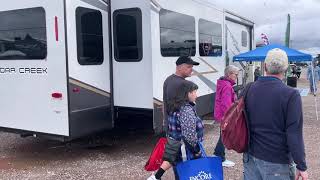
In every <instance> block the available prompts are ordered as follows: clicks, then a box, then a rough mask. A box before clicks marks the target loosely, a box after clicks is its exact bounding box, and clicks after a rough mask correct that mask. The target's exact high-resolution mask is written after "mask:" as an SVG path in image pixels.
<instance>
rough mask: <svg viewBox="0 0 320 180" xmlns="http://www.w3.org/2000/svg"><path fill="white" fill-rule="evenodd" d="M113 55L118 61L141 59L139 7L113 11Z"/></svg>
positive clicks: (136, 60)
mask: <svg viewBox="0 0 320 180" xmlns="http://www.w3.org/2000/svg"><path fill="white" fill-rule="evenodd" d="M113 23H114V24H113V32H114V34H113V35H114V55H115V56H114V57H115V59H116V61H118V62H139V61H141V59H142V56H143V54H142V13H141V10H140V9H139V8H130V9H119V10H116V11H115V12H114V13H113Z"/></svg>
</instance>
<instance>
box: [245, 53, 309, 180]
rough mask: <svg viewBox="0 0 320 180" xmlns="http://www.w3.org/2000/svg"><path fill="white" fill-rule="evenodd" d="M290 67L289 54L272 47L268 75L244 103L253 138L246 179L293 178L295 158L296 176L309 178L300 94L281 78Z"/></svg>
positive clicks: (256, 84) (259, 81) (268, 62)
mask: <svg viewBox="0 0 320 180" xmlns="http://www.w3.org/2000/svg"><path fill="white" fill-rule="evenodd" d="M287 68H288V56H287V54H286V53H285V52H284V51H283V50H281V49H278V48H276V49H272V50H270V51H269V52H268V54H267V56H266V59H265V69H266V76H265V77H260V78H259V79H258V80H257V81H256V82H255V83H253V84H252V85H251V87H250V89H249V91H248V94H247V98H246V102H245V107H246V112H247V117H248V129H249V137H250V138H249V139H250V142H249V146H248V151H247V152H246V153H244V154H243V167H244V180H290V179H292V178H294V172H292V170H291V166H292V164H293V162H294V163H295V164H297V166H296V169H297V175H296V179H299V178H300V177H301V178H302V180H307V179H308V173H307V171H306V170H307V165H306V159H305V148H304V140H303V112H302V102H301V96H300V94H299V92H298V90H296V89H294V88H291V87H289V86H286V85H285V84H284V83H283V82H282V81H281V80H282V79H283V77H284V73H285V72H286V70H287Z"/></svg>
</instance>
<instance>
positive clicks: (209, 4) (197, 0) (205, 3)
mask: <svg viewBox="0 0 320 180" xmlns="http://www.w3.org/2000/svg"><path fill="white" fill-rule="evenodd" d="M193 1H195V2H198V3H200V4H203V5H205V6H208V7H211V8H214V9H216V10H217V11H221V12H223V9H222V8H219V7H218V6H216V5H215V4H213V3H211V2H208V1H204V0H193Z"/></svg>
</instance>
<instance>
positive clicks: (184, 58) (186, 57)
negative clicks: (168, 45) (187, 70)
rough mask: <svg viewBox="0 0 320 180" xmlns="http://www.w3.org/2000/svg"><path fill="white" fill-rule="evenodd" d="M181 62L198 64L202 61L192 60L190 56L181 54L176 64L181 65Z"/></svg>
mask: <svg viewBox="0 0 320 180" xmlns="http://www.w3.org/2000/svg"><path fill="white" fill-rule="evenodd" d="M181 64H192V65H195V66H198V65H199V64H200V63H198V62H196V61H194V60H192V59H191V58H190V57H189V56H180V57H179V58H178V59H177V61H176V65H177V66H179V65H181Z"/></svg>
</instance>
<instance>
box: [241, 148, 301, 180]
mask: <svg viewBox="0 0 320 180" xmlns="http://www.w3.org/2000/svg"><path fill="white" fill-rule="evenodd" d="M243 168H244V172H243V179H244V180H291V179H292V178H294V176H295V175H294V172H293V171H292V169H293V168H294V169H295V166H294V167H292V166H290V165H289V164H277V163H271V162H267V161H263V160H261V159H257V158H255V157H253V156H252V155H250V154H248V153H244V154H243Z"/></svg>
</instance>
